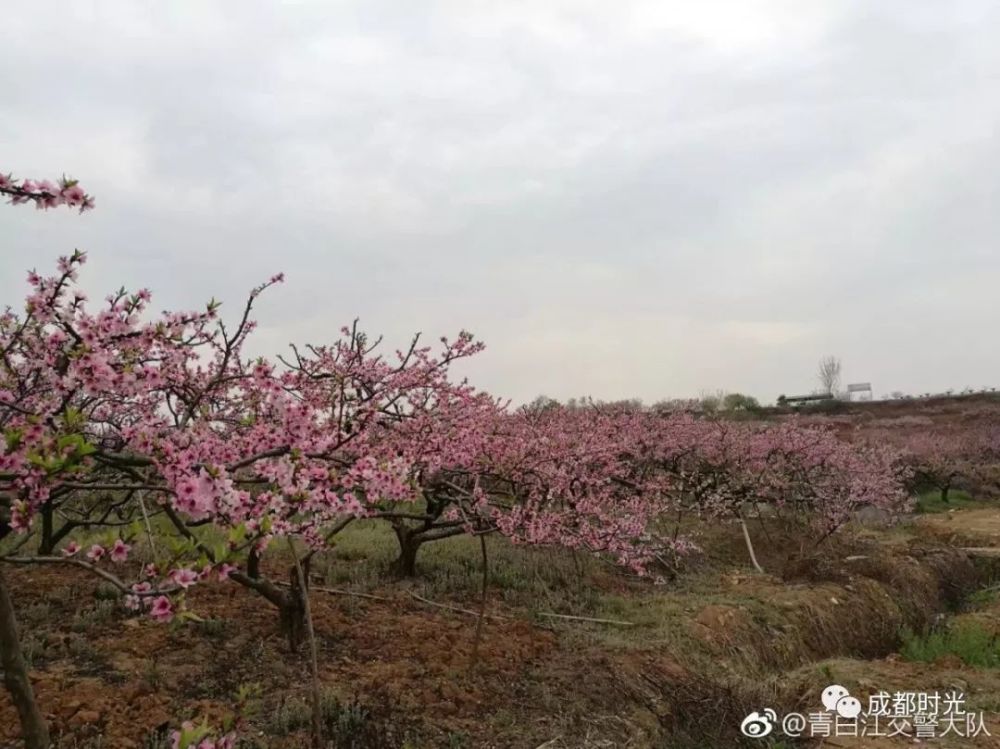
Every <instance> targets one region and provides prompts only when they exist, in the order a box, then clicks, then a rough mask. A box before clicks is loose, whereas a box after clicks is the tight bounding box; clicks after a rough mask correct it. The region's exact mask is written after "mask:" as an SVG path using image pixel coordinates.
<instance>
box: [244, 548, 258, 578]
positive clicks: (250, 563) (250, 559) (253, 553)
mask: <svg viewBox="0 0 1000 749" xmlns="http://www.w3.org/2000/svg"><path fill="white" fill-rule="evenodd" d="M247 577H249V578H251V579H253V580H260V552H259V551H257V550H256V549H250V553H249V554H248V555H247Z"/></svg>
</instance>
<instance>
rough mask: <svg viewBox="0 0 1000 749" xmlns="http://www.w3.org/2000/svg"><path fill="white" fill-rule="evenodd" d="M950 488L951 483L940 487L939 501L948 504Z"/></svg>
mask: <svg viewBox="0 0 1000 749" xmlns="http://www.w3.org/2000/svg"><path fill="white" fill-rule="evenodd" d="M950 489H951V484H945V485H944V486H942V487H941V501H942V502H944V503H945V504H948V501H949V500H948V491H949V490H950Z"/></svg>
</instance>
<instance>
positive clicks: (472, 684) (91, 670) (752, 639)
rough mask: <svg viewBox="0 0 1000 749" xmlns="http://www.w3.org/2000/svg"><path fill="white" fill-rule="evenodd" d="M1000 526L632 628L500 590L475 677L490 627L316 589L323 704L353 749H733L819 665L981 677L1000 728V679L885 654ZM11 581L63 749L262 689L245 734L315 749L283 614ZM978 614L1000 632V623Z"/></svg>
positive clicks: (639, 617) (699, 593)
mask: <svg viewBox="0 0 1000 749" xmlns="http://www.w3.org/2000/svg"><path fill="white" fill-rule="evenodd" d="M977 512H978V511H977ZM969 515H970V516H972V515H973V513H972V512H970V513H969ZM994 523H1000V520H998V519H997V515H995V514H993V515H989V514H988V515H982V516H978V515H977V516H975V517H970V518H969V519H968V520H966V519H965V518H963V517H961V516H960V514H959V513H955V517H954V518H952V519H951V520H946V519H944V518H941V519H934V518H929V519H927V521H926V522H925V521H924V520H921V521H920V526H919V527H918V531H919V536H918V537H917V538H909V539H908V540H904V541H900V539H899V538H898V537H896V536H894V537H892V538H891V539H889V538H888V537H886V538H881V539H880V540H877V541H876V540H873V539H874V538H875V535H873V534H871V533H868V534H862V536H859V537H858V538H856V539H854V540H852V541H851V542H850V543H847V544H846V545H845V546H844V547H843V548H841V549H840V551H841V552H844V551H851V552H853V553H851V554H849V555H847V556H846V557H839V558H838V561H837V562H836V563H835V564H828V565H827V566H825V567H821V568H817V567H815V566H811V567H808V569H807V574H804V575H802V576H798V577H796V576H795V575H793V574H788V573H787V570H785V571H784V572H785V574H783V575H774V576H772V575H763V576H761V575H754V574H750V573H748V572H746V571H745V568H744V567H742V566H734V564H733V563H732V562H730V563H729V564H725V565H722V566H718V567H716V568H713V569H711V570H707V571H706V570H703V571H701V572H700V573H698V575H697V576H695V577H693V578H685V577H683V576H682V577H681V578H680V579H679V580H678V581H677V584H676V585H675V587H674V588H672V589H669V590H667V591H666V592H664V591H663V589H662V588H654V587H652V586H650V585H648V584H646V583H642V584H633V583H630V582H627V581H625V582H623V581H620V580H619V581H617V582H614V579H612V582H611V583H608V582H607V580H605V581H604V582H603V583H602V584H603V585H605V587H607V588H610V589H612V592H613V593H616V594H619V595H621V596H622V597H624V598H626V599H627V600H628V601H629V605H630V606H631V608H630V609H629V611H630V613H628V614H627V615H623V616H624V618H631V619H634V620H635V622H636V627H634V628H625V627H623V628H620V629H615V628H614V627H610V628H609V627H605V626H602V625H588V624H585V623H570V622H566V623H556V624H548V623H546V622H545V621H541V620H532V617H531V614H530V612H529V611H528V610H526V609H523V608H519V607H518V606H517V605H516V604H507V603H504V602H503V600H504V595H505V593H504V591H501V590H496V591H491V599H490V600H491V604H490V606H491V610H492V611H494V612H495V613H503V614H505V615H507V616H510V617H513V618H508V619H490V620H488V621H487V623H486V625H485V628H484V634H483V638H482V641H481V644H480V645H479V648H478V657H477V659H476V662H475V663H473V644H474V632H475V626H474V625H475V620H474V619H473V618H472V617H469V616H466V615H463V614H460V613H456V612H451V611H446V610H442V609H438V608H433V607H429V606H426V605H423V604H421V603H420V602H418V601H416V600H414V599H413V598H412V597H410V596H408V595H406V594H405V589H404V588H402V587H400V586H399V585H398V584H394V583H385V584H383V585H382V586H381V587H379V588H377V589H375V592H377V593H378V594H379V595H384V596H387V597H390V598H392V600H391V601H376V600H369V599H364V598H357V597H345V596H335V595H329V594H325V593H321V592H315V593H314V594H313V596H312V601H313V608H314V617H315V620H316V630H317V637H318V641H319V651H320V658H319V660H320V664H321V666H320V668H321V679H322V682H323V685H324V689H325V690H328V692H329V693H331V694H333V695H336V697H338V698H339V699H340V701H341V704H342V705H351V704H355V703H356V704H357V705H360V706H361V707H362V708H363V711H364V713H365V715H366V717H365V721H367V722H368V723H369V724H372V725H376V724H377V727H378V730H377V731H374V729H373V731H374V733H373V734H372V735H377V736H379V737H381V738H377V739H372V740H371V741H369V743H365V744H336V745H335V746H338V747H339V746H351V747H356V749H368V748H369V747H376V746H384V747H403V746H406V747H409V748H410V749H423V748H424V747H428V748H433V747H447V748H448V749H489V748H491V747H512V748H513V747H519V748H520V747H530V748H534V747H540V746H547V747H548V749H579V748H581V747H593V748H596V747H650V748H651V749H652V748H655V749H679V748H681V747H690V748H691V749H693V748H694V747H698V748H699V749H711V747H731V746H737V745H739V743H738V742H739V740H740V739H739V735H738V732H737V729H738V726H739V723H740V720H741V719H742V717H743V716H744V715H746V714H747V713H748V712H750V711H751V710H753V709H758V708H760V707H762V706H764V705H769V706H773V707H775V708H776V709H783V710H790V709H795V708H797V707H799V706H801V705H803V704H807V703H808V704H812V703H814V702H815V695H816V694H817V693H818V692H817V690H818V689H821V688H822V687H823V686H825V683H824V681H825V680H827V679H828V678H829V676H828V673H827V672H826V671H824V670H823V669H822V666H825V667H826V668H827V669H830V670H832V671H833V673H835V674H837V678H839V679H842V680H843V682H844V683H845V685H848V686H849V687H850V688H852V689H853V688H863V687H864V684H865V683H877V684H880V685H884V686H885V688H889V687H890V686H891V685H892V684H894V683H898V684H901V685H903V686H906V687H910V688H912V689H914V690H923V689H930V688H933V686H934V685H935V684H938V683H942V682H947V681H948V680H955V679H963V680H965V683H967V684H968V685H969V690H970V692H973V691H974V692H976V694H977V698H979V699H981V700H984V701H985V704H992V705H993V706H994V708H993V712H992V713H991V718H990V720H991V721H994V722H995V721H996V719H997V713H996V711H995V708H996V707H998V706H1000V683H998V677H997V676H996V675H995V674H987V673H985V672H982V671H976V670H974V669H970V668H965V667H962V666H961V665H960V664H954V663H952V664H939V665H937V666H933V665H922V664H908V663H903V662H900V661H898V660H886V659H885V656H886V654H888V653H891V651H892V650H894V648H895V647H896V645H897V643H898V634H899V631H900V628H901V627H903V626H904V625H905V626H910V627H913V628H915V629H919V628H921V627H923V626H926V625H927V624H928V623H929V622H931V621H932V620H933V619H934V617H935V615H937V614H938V613H939V612H942V611H945V610H947V609H949V608H952V607H954V606H955V604H956V603H957V602H958V601H960V600H961V599H962V598H963V597H964V596H965V595H966V594H967V593H969V592H971V591H972V590H975V589H976V588H977V587H981V586H982V585H984V584H985V582H986V580H985V578H984V572H983V570H982V569H981V568H979V567H977V566H976V565H974V564H973V563H972V562H971V561H970V560H969V559H967V558H966V557H965V556H964V555H963V554H961V553H958V552H956V551H954V550H953V549H950V548H948V547H946V546H944V545H942V544H941V543H940V541H941V540H945V539H941V534H940V533H938V530H937V527H938V526H942V525H945V524H948V526H949V527H950V526H951V524H958V525H955V526H954V527H963V528H964V527H965V526H966V525H968V526H970V533H972V534H973V540H974V541H975V543H976V544H977V545H986V543H987V540H988V538H989V537H990V536H989V534H990V533H991V532H992V531H991V529H992V528H993V527H994V526H993V524H994ZM973 526H974V528H975V529H976V530H975V531H974V532H973V530H972V527H973ZM982 529H985V530H982ZM977 534H979V535H977ZM982 534H985V535H982ZM984 539H986V540H984ZM769 553H771V552H769ZM776 560H777V557H775V559H774V560H772V561H776ZM799 561H801V559H800V560H799ZM742 564H743V563H742V561H740V562H739V565H742ZM775 569H777V567H775ZM9 575H10V579H11V582H12V587H13V593H14V597H15V602H16V604H17V606H18V608H19V611H20V615H21V623H22V628H23V639H24V642H25V646H26V649H27V650H28V651H29V655H30V656H31V658H32V661H33V669H34V670H33V679H34V683H35V686H36V689H37V692H38V698H39V701H40V704H41V706H42V708H43V711H44V712H45V713H46V715H47V716H48V718H49V720H50V721H51V724H52V726H53V729H54V734H55V736H56V738H57V743H58V746H59V747H61V748H64V749H69V748H72V749H84V748H85V747H90V748H91V749H96V748H97V747H102V748H107V747H126V748H127V747H136V748H138V747H143V748H144V749H145V747H147V746H149V747H153V746H157V747H158V746H165V744H147V743H144V742H145V741H146V740H147V737H149V736H150V735H152V734H153V733H154V732H155V731H157V730H158V729H161V728H163V727H165V726H166V725H168V724H169V725H171V726H176V725H177V723H178V722H179V721H180V720H182V719H185V718H189V717H197V718H201V717H208V718H210V719H212V720H221V719H222V718H223V717H224V716H226V715H228V714H231V713H232V711H233V709H234V700H235V697H234V695H235V694H236V692H237V690H238V689H239V688H240V686H241V685H247V684H259V685H260V687H261V696H260V698H259V699H258V700H256V701H255V703H254V704H255V706H256V710H255V712H254V713H253V714H252V715H250V716H249V717H248V719H247V724H246V729H247V730H246V732H245V735H248V736H249V737H250V738H252V739H254V741H255V742H256V743H253V744H248V745H247V746H256V747H279V748H282V747H298V746H304V745H306V744H307V739H306V737H307V732H306V727H305V726H306V724H307V722H308V718H307V717H306V722H305V723H304V722H303V721H302V716H301V712H302V709H301V706H302V705H303V704H304V701H305V700H306V691H305V689H306V685H307V683H308V678H307V674H308V671H307V660H306V657H305V655H304V654H292V653H290V652H289V651H288V649H287V646H286V644H285V642H284V641H283V639H282V638H281V637H280V635H279V633H278V631H277V615H276V611H275V610H274V609H272V608H271V607H270V606H269V605H268V604H266V603H265V602H264V601H263V600H262V599H260V598H259V597H257V596H255V595H253V594H251V593H249V592H247V591H245V590H244V589H242V588H239V587H237V586H235V585H232V584H206V585H201V586H197V587H196V588H194V589H193V592H192V595H191V597H190V601H189V604H190V608H191V609H192V610H194V611H196V612H197V613H198V614H199V615H200V616H201V617H203V618H204V619H206V620H208V621H207V622H206V623H204V624H197V623H187V624H183V625H181V624H177V625H173V626H163V625H159V624H156V623H154V622H151V621H148V620H146V619H136V618H130V617H129V616H128V615H126V614H125V613H124V612H123V610H122V609H121V608H120V607H119V606H117V604H116V603H113V602H107V601H98V600H97V598H95V595H100V594H101V591H100V589H99V588H98V587H97V586H96V585H95V583H94V581H93V579H92V578H91V577H89V576H87V575H86V574H85V573H82V572H80V573H75V572H67V570H65V569H59V570H56V569H51V568H31V569H23V568H21V569H16V570H11V571H10V572H9ZM443 602H445V603H450V604H455V605H461V606H467V607H475V605H476V604H475V603H474V601H472V600H469V599H466V600H452V601H443ZM95 611H96V612H97V613H94V612H95ZM101 612H103V613H101ZM977 616H983V617H986V619H987V620H988V621H993V622H996V621H998V620H1000V611H993V610H988V611H986V612H981V613H980V614H977ZM845 658H847V659H850V658H854V659H856V660H844V659H845ZM827 659H833V660H827ZM863 659H873V660H863ZM848 682H850V683H849V684H848ZM990 700H993V702H992V703H991V702H989V701H990ZM296 711H297V712H296ZM290 714H294V716H293V717H294V719H289V718H287V716H288V715H290ZM283 716H285V717H283ZM988 725H989V726H993V725H994V723H993V722H991V723H989V724H988ZM992 732H993V733H994V735H1000V726H998V730H996V731H992ZM16 736H17V728H16V719H15V716H14V712H13V709H12V707H11V705H10V704H9V702H8V701H7V697H6V694H5V693H0V747H13V746H15V745H16V741H15V740H16ZM379 742H382V743H379ZM407 742H408V743H407ZM546 742H549V743H546ZM757 745H760V744H759V742H758V744H757ZM826 745H827V746H834V744H832V743H828V744H826ZM968 745H969V746H984V747H985V746H998V744H995V743H994V744H990V743H976V744H968ZM865 746H879V745H877V744H865ZM886 746H890V745H886ZM892 746H894V745H892ZM942 746H947V745H946V744H942Z"/></svg>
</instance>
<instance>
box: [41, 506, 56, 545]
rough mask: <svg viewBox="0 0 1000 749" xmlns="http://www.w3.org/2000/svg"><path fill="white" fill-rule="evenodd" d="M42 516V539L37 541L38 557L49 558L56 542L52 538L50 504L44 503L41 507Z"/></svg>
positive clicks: (51, 511)
mask: <svg viewBox="0 0 1000 749" xmlns="http://www.w3.org/2000/svg"><path fill="white" fill-rule="evenodd" d="M41 515H42V537H41V538H40V539H39V541H38V555H39V556H42V557H47V556H51V555H52V552H53V551H55V549H56V542H55V539H54V538H53V536H52V533H53V530H52V519H53V518H52V515H53V509H52V503H51V502H46V503H45V504H43V505H42V507H41Z"/></svg>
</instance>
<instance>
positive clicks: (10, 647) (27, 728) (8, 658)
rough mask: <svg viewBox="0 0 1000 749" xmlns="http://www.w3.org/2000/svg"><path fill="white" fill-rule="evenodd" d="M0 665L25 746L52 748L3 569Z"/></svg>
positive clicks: (28, 748)
mask: <svg viewBox="0 0 1000 749" xmlns="http://www.w3.org/2000/svg"><path fill="white" fill-rule="evenodd" d="M0 666H2V667H3V681H4V686H6V687H7V691H8V692H10V698H11V700H12V701H13V703H14V707H15V708H17V714H18V716H19V717H20V719H21V734H22V738H23V739H24V747H25V749H49V744H50V741H49V727H48V726H47V725H46V724H45V719H44V718H43V717H42V714H41V712H40V711H39V709H38V704H37V703H36V702H35V693H34V691H33V690H32V689H31V681H30V680H29V679H28V667H27V665H26V664H25V662H24V656H23V655H22V653H21V645H20V643H19V642H18V639H17V622H16V621H15V619H14V604H13V602H12V601H11V599H10V594H9V593H8V591H7V586H6V583H5V582H4V579H3V573H2V572H0Z"/></svg>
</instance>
